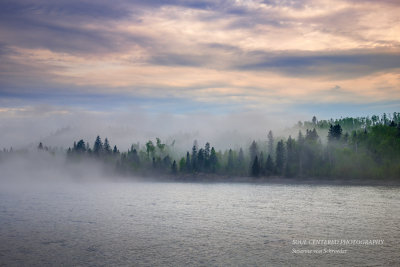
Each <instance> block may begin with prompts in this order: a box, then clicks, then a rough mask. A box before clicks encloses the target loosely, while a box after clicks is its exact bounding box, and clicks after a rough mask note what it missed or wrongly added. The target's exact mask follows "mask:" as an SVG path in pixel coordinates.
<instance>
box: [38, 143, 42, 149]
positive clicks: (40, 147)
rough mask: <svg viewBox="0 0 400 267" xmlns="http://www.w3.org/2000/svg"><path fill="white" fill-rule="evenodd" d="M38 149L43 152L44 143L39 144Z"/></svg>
mask: <svg viewBox="0 0 400 267" xmlns="http://www.w3.org/2000/svg"><path fill="white" fill-rule="evenodd" d="M38 149H39V150H43V144H42V142H40V143H39V145H38Z"/></svg>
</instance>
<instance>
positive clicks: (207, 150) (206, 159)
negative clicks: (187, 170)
mask: <svg viewBox="0 0 400 267" xmlns="http://www.w3.org/2000/svg"><path fill="white" fill-rule="evenodd" d="M210 153H211V152H210V143H209V142H207V143H206V145H205V146H204V169H205V170H206V171H208V170H209V169H210Z"/></svg>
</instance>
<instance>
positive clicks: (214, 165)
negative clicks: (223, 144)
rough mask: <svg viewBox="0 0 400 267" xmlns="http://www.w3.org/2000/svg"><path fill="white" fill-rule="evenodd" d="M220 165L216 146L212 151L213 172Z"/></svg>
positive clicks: (211, 166) (211, 164) (211, 165)
mask: <svg viewBox="0 0 400 267" xmlns="http://www.w3.org/2000/svg"><path fill="white" fill-rule="evenodd" d="M217 167H218V158H217V153H216V152H215V149H214V147H212V148H211V153H210V168H211V172H213V173H215V172H216V171H217Z"/></svg>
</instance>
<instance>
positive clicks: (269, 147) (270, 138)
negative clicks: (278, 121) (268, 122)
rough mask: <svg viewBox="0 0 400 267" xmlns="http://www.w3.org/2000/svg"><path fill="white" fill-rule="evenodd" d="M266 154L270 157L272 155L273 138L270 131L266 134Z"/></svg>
mask: <svg viewBox="0 0 400 267" xmlns="http://www.w3.org/2000/svg"><path fill="white" fill-rule="evenodd" d="M268 154H269V155H270V156H271V157H272V155H273V154H274V136H273V134H272V131H269V132H268Z"/></svg>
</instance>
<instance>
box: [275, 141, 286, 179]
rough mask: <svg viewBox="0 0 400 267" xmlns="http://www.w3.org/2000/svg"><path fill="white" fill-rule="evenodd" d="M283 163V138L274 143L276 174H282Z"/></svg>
mask: <svg viewBox="0 0 400 267" xmlns="http://www.w3.org/2000/svg"><path fill="white" fill-rule="evenodd" d="M284 165H285V146H284V144H283V140H280V141H279V142H278V144H277V145H276V172H277V174H278V175H282V174H283V168H284Z"/></svg>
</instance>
